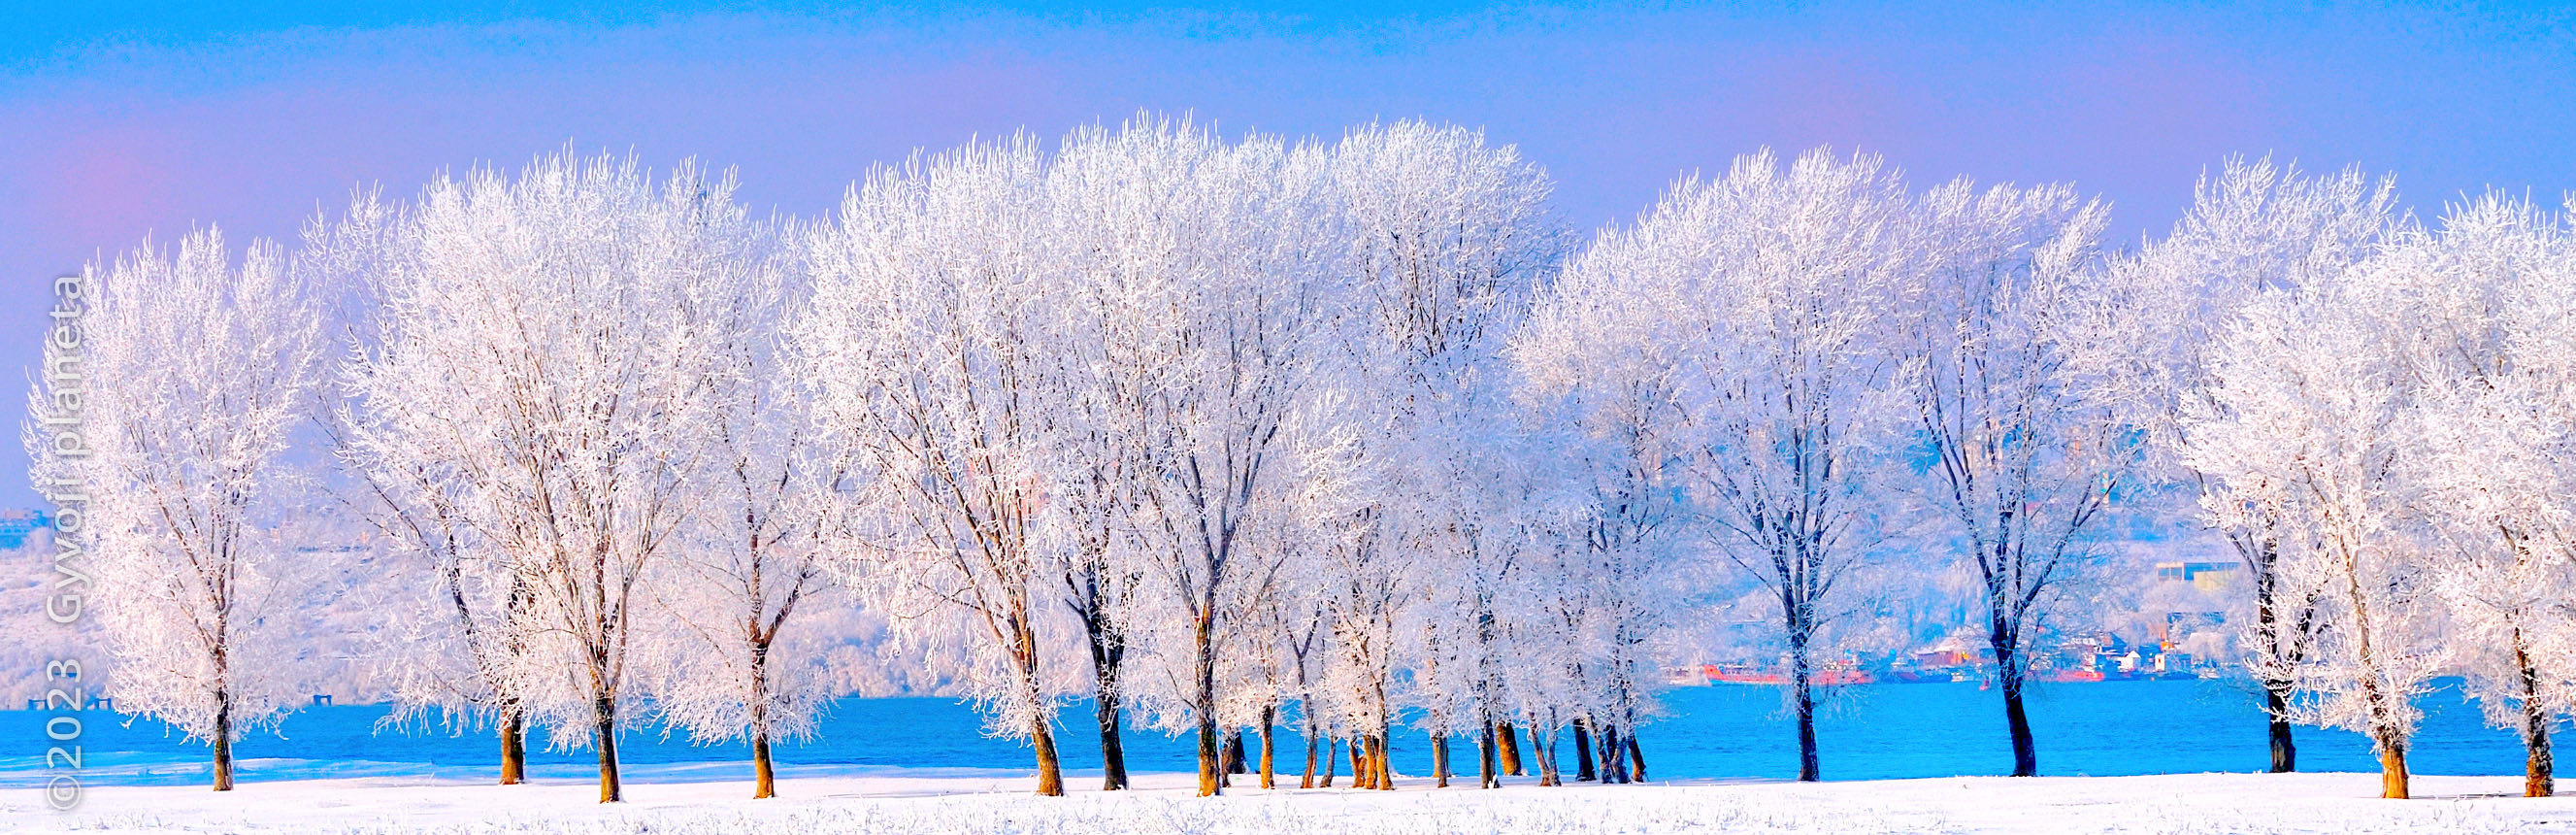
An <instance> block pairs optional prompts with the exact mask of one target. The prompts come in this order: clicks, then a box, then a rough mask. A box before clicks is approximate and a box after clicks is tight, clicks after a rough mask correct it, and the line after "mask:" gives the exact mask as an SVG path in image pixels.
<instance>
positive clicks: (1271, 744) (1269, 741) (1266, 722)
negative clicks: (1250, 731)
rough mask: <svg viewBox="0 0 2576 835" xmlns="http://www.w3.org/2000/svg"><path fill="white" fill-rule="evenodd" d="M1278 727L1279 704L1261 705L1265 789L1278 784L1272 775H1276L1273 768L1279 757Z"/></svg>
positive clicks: (1262, 783)
mask: <svg viewBox="0 0 2576 835" xmlns="http://www.w3.org/2000/svg"><path fill="white" fill-rule="evenodd" d="M1278 729H1279V706H1278V705H1262V706H1261V787H1262V788H1265V789H1270V788H1277V786H1275V785H1273V782H1274V781H1273V779H1272V777H1273V775H1274V773H1275V772H1274V771H1273V770H1272V769H1273V766H1275V765H1276V764H1277V762H1276V761H1277V759H1278V746H1277V743H1278Z"/></svg>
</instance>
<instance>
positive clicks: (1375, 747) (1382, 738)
mask: <svg viewBox="0 0 2576 835" xmlns="http://www.w3.org/2000/svg"><path fill="white" fill-rule="evenodd" d="M1390 741H1391V740H1389V739H1387V737H1386V734H1384V733H1380V734H1378V735H1377V737H1376V738H1375V739H1371V740H1369V749H1370V755H1369V764H1370V767H1371V768H1374V769H1376V772H1377V789H1378V791H1394V790H1395V769H1394V768H1392V767H1390V766H1391V763H1390V762H1389V757H1388V756H1387V754H1388V751H1387V743H1388V742H1390Z"/></svg>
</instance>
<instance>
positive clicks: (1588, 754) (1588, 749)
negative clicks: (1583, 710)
mask: <svg viewBox="0 0 2576 835" xmlns="http://www.w3.org/2000/svg"><path fill="white" fill-rule="evenodd" d="M1590 724H1592V723H1591V721H1589V720H1586V719H1582V718H1577V719H1575V720H1574V779H1575V781H1576V782H1581V783H1589V782H1592V781H1593V779H1594V778H1593V776H1592V734H1591V732H1590V731H1587V730H1585V729H1584V726H1586V725H1590Z"/></svg>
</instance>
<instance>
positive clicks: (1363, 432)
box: [1324, 121, 1566, 788]
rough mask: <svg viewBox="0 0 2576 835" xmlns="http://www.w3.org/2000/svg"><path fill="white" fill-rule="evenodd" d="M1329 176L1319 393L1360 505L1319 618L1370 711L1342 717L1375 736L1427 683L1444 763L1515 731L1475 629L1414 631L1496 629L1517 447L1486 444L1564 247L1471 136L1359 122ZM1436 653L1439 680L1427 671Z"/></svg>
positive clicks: (1532, 202) (1335, 153)
mask: <svg viewBox="0 0 2576 835" xmlns="http://www.w3.org/2000/svg"><path fill="white" fill-rule="evenodd" d="M1331 165H1332V174H1331V187H1332V190H1333V195H1332V196H1333V200H1334V202H1335V204H1336V205H1337V207H1338V208H1339V210H1340V212H1341V214H1342V216H1343V217H1344V221H1343V223H1342V224H1341V230H1342V232H1343V233H1344V234H1346V235H1348V236H1349V242H1348V243H1347V244H1346V245H1347V246H1348V247H1349V248H1350V259H1351V265H1350V268H1351V270H1352V271H1353V272H1354V274H1355V276H1356V279H1355V281H1354V283H1353V284H1352V286H1351V289H1350V293H1351V296H1352V300H1351V302H1350V305H1349V309H1350V312H1349V314H1348V315H1347V316H1346V317H1344V318H1343V319H1342V321H1341V323H1340V324H1341V327H1340V332H1341V333H1342V334H1343V335H1344V338H1343V339H1341V340H1339V344H1340V345H1341V347H1342V348H1343V349H1344V350H1343V352H1342V353H1341V354H1340V355H1339V356H1338V357H1336V358H1335V359H1336V360H1337V362H1335V363H1333V365H1332V368H1333V369H1334V371H1333V373H1332V374H1331V377H1330V380H1331V382H1330V383H1329V384H1328V385H1329V386H1331V387H1332V388H1333V389H1334V390H1335V391H1337V392H1338V393H1339V394H1340V395H1341V397H1340V398H1339V399H1338V400H1337V403H1338V404H1339V405H1340V406H1341V407H1342V408H1341V409H1340V410H1339V413H1338V418H1339V420H1340V422H1342V423H1343V424H1344V425H1345V427H1346V429H1347V431H1349V432H1350V433H1351V435H1350V439H1351V441H1352V443H1351V445H1350V447H1348V451H1349V452H1350V453H1351V454H1353V455H1354V456H1355V457H1356V459H1357V460H1355V461H1353V462H1352V465H1353V466H1354V467H1356V468H1359V469H1362V470H1365V471H1366V474H1365V475H1363V476H1360V477H1357V478H1353V479H1351V482H1352V483H1354V484H1358V485H1365V486H1366V490H1367V495H1365V496H1352V497H1351V499H1352V502H1351V504H1350V506H1349V509H1348V511H1347V517H1346V522H1347V524H1348V525H1349V526H1350V527H1351V530H1350V531H1349V535H1347V536H1344V537H1341V538H1339V540H1338V542H1336V543H1335V544H1334V545H1333V546H1330V547H1328V548H1327V549H1326V550H1325V553H1326V554H1328V555H1330V556H1332V557H1333V559H1330V560H1328V561H1327V562H1326V563H1325V564H1324V567H1325V568H1326V569H1327V574H1326V576H1327V577H1329V578H1330V580H1328V581H1327V583H1326V584H1325V586H1326V587H1327V588H1329V589H1331V590H1332V591H1331V593H1329V594H1327V596H1326V598H1325V600H1326V607H1325V609H1326V611H1327V612H1328V613H1331V614H1333V615H1335V623H1336V624H1337V629H1338V633H1339V636H1340V637H1341V640H1339V641H1337V643H1338V644H1339V645H1340V646H1342V647H1344V649H1345V651H1346V652H1347V653H1349V654H1350V658H1349V661H1350V663H1351V666H1352V669H1355V670H1363V671H1365V672H1364V673H1363V674H1362V675H1363V678H1364V679H1365V686H1364V687H1363V688H1362V689H1363V691H1364V692H1365V693H1366V694H1367V696H1368V697H1369V698H1368V699H1366V700H1364V701H1363V704H1366V705H1367V706H1366V707H1365V708H1364V713H1365V714H1366V715H1363V716H1354V717H1351V719H1352V720H1353V721H1354V722H1356V723H1357V724H1358V725H1359V726H1360V727H1362V728H1376V729H1379V730H1378V731H1376V736H1381V737H1382V736H1383V735H1384V733H1385V731H1384V730H1383V729H1384V728H1386V727H1387V726H1388V724H1389V723H1390V721H1391V716H1392V713H1393V711H1392V709H1391V707H1392V706H1390V705H1389V704H1387V703H1386V695H1387V692H1388V690H1387V684H1388V682H1389V680H1390V679H1392V678H1393V677H1394V676H1395V675H1396V671H1397V670H1398V669H1399V668H1409V670H1408V676H1407V677H1408V678H1410V679H1411V680H1412V681H1413V682H1414V683H1415V685H1416V686H1417V687H1418V686H1422V685H1431V686H1432V687H1433V689H1429V690H1421V691H1418V692H1421V693H1423V694H1424V695H1426V696H1432V698H1426V699H1421V700H1418V704H1417V706H1420V707H1424V708H1428V709H1427V710H1426V711H1425V713H1424V717H1425V721H1426V722H1428V723H1429V724H1428V725H1427V726H1426V730H1429V731H1431V732H1432V734H1433V736H1434V738H1435V742H1434V750H1435V753H1445V751H1446V740H1447V739H1448V737H1449V736H1450V735H1451V734H1453V733H1456V732H1460V731H1472V732H1473V733H1477V734H1480V735H1481V733H1482V732H1483V729H1484V728H1486V727H1488V726H1495V725H1498V724H1499V725H1500V726H1501V728H1502V730H1503V731H1504V732H1505V733H1508V732H1509V727H1510V724H1511V721H1512V718H1513V714H1512V711H1511V710H1510V709H1509V708H1508V707H1507V706H1506V705H1505V704H1504V703H1503V702H1502V696H1503V694H1502V693H1501V692H1500V691H1499V690H1498V689H1497V688H1496V687H1494V686H1492V685H1493V682H1490V681H1484V680H1483V679H1484V678H1490V673H1491V672H1492V671H1493V665H1492V663H1491V662H1492V659H1489V658H1486V657H1484V653H1485V651H1487V650H1489V649H1494V648H1498V645H1496V644H1494V643H1493V642H1491V641H1488V640H1482V636H1484V634H1485V632H1486V631H1487V630H1484V629H1479V630H1477V631H1473V632H1468V633H1465V634H1463V635H1460V636H1457V637H1458V638H1459V640H1455V641H1448V642H1443V641H1441V640H1439V639H1440V638H1443V637H1446V636H1447V627H1448V626H1449V624H1445V623H1444V624H1436V625H1435V624H1431V623H1426V621H1448V620H1452V619H1457V618H1466V619H1472V620H1474V621H1476V622H1479V623H1485V624H1490V622H1491V620H1492V617H1493V614H1492V612H1493V609H1494V607H1495V606H1496V605H1497V601H1496V600H1495V597H1496V595H1497V594H1498V593H1499V592H1500V589H1498V588H1496V587H1495V582H1496V579H1497V578H1498V577H1499V576H1500V575H1501V573H1502V568H1503V566H1504V563H1505V562H1506V561H1507V560H1508V558H1509V556H1510V554H1511V551H1510V549H1508V548H1504V547H1500V544H1499V539H1500V537H1502V536H1504V535H1506V531H1507V530H1508V520H1507V517H1506V516H1505V514H1508V512H1509V511H1510V510H1511V509H1512V505H1511V504H1510V500H1511V499H1514V498H1517V497H1516V496H1513V495H1510V493H1509V491H1505V490H1496V489H1495V488H1496V487H1497V486H1498V485H1497V479H1496V477H1497V476H1498V475H1508V471H1509V470H1510V468H1511V467H1512V466H1513V464H1514V462H1513V461H1512V460H1511V459H1510V458H1509V457H1508V456H1509V454H1510V453H1511V452H1513V451H1515V450H1512V449H1511V448H1509V447H1508V446H1506V445H1504V444H1500V443H1496V440H1497V439H1499V438H1504V437H1506V436H1507V434H1508V433H1507V432H1505V431H1503V430H1504V429H1506V428H1507V427H1510V426H1512V425H1513V423H1514V421H1513V419H1512V418H1513V415H1512V414H1511V413H1510V410H1509V408H1508V407H1509V406H1510V405H1511V404H1510V401H1509V399H1508V394H1509V376H1508V371H1509V369H1508V365H1507V364H1506V363H1504V362H1503V361H1502V350H1503V348H1504V347H1505V345H1506V344H1507V339H1508V338H1509V336H1510V334H1511V332H1512V330H1513V328H1514V327H1515V326H1516V325H1517V324H1518V321H1519V319H1520V318H1521V316H1522V315H1523V314H1524V312H1525V310H1526V308H1527V306H1528V304H1529V302H1530V299H1531V298H1532V296H1533V294H1534V292H1535V290H1536V288H1537V287H1539V286H1542V285H1544V284H1545V283H1546V282H1547V281H1548V280H1550V279H1551V278H1552V276H1553V273H1554V271H1555V269H1556V267H1557V263H1558V260H1559V259H1560V258H1561V256H1562V254H1563V251H1564V249H1565V246H1566V241H1565V238H1566V235H1565V233H1564V231H1563V228H1562V227H1561V226H1560V225H1559V224H1558V223H1557V221H1556V220H1555V219H1554V218H1553V217H1552V216H1551V215H1550V214H1549V213H1548V210H1547V205H1546V201H1547V195H1548V192H1549V190H1550V188H1551V186H1550V184H1549V182H1548V180H1547V177H1546V175H1545V173H1544V172H1542V171H1541V170H1540V169H1539V168H1538V167H1537V166H1536V165H1533V164H1531V163H1528V162H1526V161H1524V160H1522V159H1521V158H1520V156H1519V154H1518V152H1517V151H1516V149H1514V148H1511V147H1509V146H1504V147H1488V146H1486V144H1485V140H1484V137H1483V135H1482V134H1481V133H1479V132H1476V131H1470V130H1466V129H1463V128H1456V127H1440V126H1434V125H1430V124H1426V123H1422V122H1412V121H1407V122H1398V123H1395V124H1391V125H1369V126H1366V127H1362V128H1359V129H1356V130H1353V131H1352V132H1350V133H1349V134H1348V135H1346V136H1345V137H1343V139H1342V140H1341V142H1340V143H1338V144H1336V145H1335V146H1334V148H1333V150H1332V161H1331ZM1488 539H1495V540H1497V541H1496V542H1493V543H1488V542H1487V541H1486V540H1488ZM1462 652H1463V654H1456V653H1462ZM1443 656H1449V660H1450V662H1451V663H1450V664H1449V666H1448V669H1447V670H1445V671H1443V670H1440V669H1438V668H1436V667H1433V666H1432V664H1433V663H1435V662H1436V661H1437V660H1439V659H1440V658H1441V657H1443ZM1449 681H1455V682H1459V683H1464V684H1466V685H1467V686H1466V687H1465V689H1464V692H1460V691H1459V690H1458V689H1456V688H1452V689H1451V691H1450V695H1451V696H1452V697H1453V699H1454V698H1455V697H1465V698H1467V699H1469V700H1471V701H1468V702H1465V703H1461V702H1457V701H1454V700H1451V701H1444V700H1442V699H1439V698H1437V697H1436V694H1437V693H1438V692H1439V691H1438V689H1437V686H1438V685H1439V684H1441V683H1443V682H1449ZM1480 696H1481V697H1482V698H1479V697H1480ZM1453 706H1454V707H1453ZM1459 707H1463V708H1464V709H1463V710H1461V709H1455V708H1459ZM1479 738H1481V736H1480V737H1479ZM1378 745H1379V747H1380V748H1381V749H1382V748H1383V740H1379V743H1378ZM1439 759H1440V760H1441V766H1442V767H1443V768H1444V769H1445V764H1446V758H1445V756H1441V757H1439ZM1439 776H1440V777H1441V778H1442V779H1445V778H1446V774H1445V771H1444V773H1442V774H1441V775H1439ZM1380 787H1382V788H1392V786H1391V785H1385V786H1380Z"/></svg>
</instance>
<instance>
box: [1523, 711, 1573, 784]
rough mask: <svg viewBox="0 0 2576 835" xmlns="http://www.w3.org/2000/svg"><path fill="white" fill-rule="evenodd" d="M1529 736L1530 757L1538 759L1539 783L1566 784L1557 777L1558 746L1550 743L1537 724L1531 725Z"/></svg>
mask: <svg viewBox="0 0 2576 835" xmlns="http://www.w3.org/2000/svg"><path fill="white" fill-rule="evenodd" d="M1529 737H1530V757H1531V758H1532V759H1535V760H1538V784H1539V785H1542V786H1558V785H1564V782H1565V781H1563V780H1559V779H1557V774H1556V746H1554V745H1549V744H1548V740H1547V739H1546V738H1544V737H1541V736H1540V735H1539V732H1538V727H1537V726H1535V725H1533V726H1531V727H1530V729H1529Z"/></svg>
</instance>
